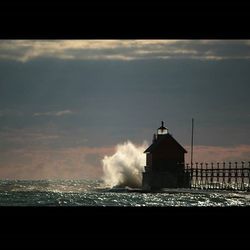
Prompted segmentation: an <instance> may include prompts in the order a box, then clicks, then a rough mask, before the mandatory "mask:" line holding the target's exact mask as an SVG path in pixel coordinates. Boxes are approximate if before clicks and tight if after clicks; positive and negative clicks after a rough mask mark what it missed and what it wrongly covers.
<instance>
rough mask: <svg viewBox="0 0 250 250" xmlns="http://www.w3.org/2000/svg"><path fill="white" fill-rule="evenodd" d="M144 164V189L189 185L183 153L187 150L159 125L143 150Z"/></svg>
mask: <svg viewBox="0 0 250 250" xmlns="http://www.w3.org/2000/svg"><path fill="white" fill-rule="evenodd" d="M144 153H146V166H145V171H144V172H143V178H142V187H143V189H146V190H154V189H162V188H182V187H188V186H189V176H188V174H186V173H185V169H184V166H185V157H184V156H185V153H187V151H186V150H185V149H184V148H183V147H182V146H181V145H180V144H179V143H178V142H177V141H176V140H175V139H174V138H173V136H172V135H171V134H169V132H168V129H167V128H166V127H164V122H162V124H161V127H159V128H158V129H157V134H154V138H153V143H152V144H151V145H150V146H149V147H148V148H147V149H146V150H145V151H144Z"/></svg>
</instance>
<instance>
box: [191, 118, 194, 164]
mask: <svg viewBox="0 0 250 250" xmlns="http://www.w3.org/2000/svg"><path fill="white" fill-rule="evenodd" d="M193 147H194V118H192V136H191V167H192V166H193Z"/></svg>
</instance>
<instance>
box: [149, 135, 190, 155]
mask: <svg viewBox="0 0 250 250" xmlns="http://www.w3.org/2000/svg"><path fill="white" fill-rule="evenodd" d="M166 145H167V146H168V148H171V147H173V148H175V149H176V150H179V151H181V152H183V153H187V151H186V149H185V148H183V147H182V146H181V145H180V144H179V143H178V142H177V141H176V140H175V139H174V137H173V136H172V135H171V134H169V133H168V134H164V135H160V136H158V138H157V140H155V141H154V142H153V143H152V144H151V145H150V146H149V147H148V148H147V149H146V150H145V151H144V153H151V152H153V151H155V150H156V149H159V148H161V147H164V148H165V146H166Z"/></svg>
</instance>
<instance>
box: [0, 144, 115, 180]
mask: <svg viewBox="0 0 250 250" xmlns="http://www.w3.org/2000/svg"><path fill="white" fill-rule="evenodd" d="M113 153H114V148H113V147H100V148H97V147H96V148H91V147H72V148H63V149H41V148H40V149H39V148H37V149H32V148H20V149H12V150H9V151H7V152H1V153H0V155H1V157H0V178H1V179H98V178H100V177H101V176H102V175H103V172H102V165H101V159H102V158H103V157H104V155H106V154H113Z"/></svg>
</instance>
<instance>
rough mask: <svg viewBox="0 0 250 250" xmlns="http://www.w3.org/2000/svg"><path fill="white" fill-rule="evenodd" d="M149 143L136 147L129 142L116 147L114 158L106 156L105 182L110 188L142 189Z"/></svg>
mask: <svg viewBox="0 0 250 250" xmlns="http://www.w3.org/2000/svg"><path fill="white" fill-rule="evenodd" d="M147 146H148V144H147V142H144V143H143V144H142V145H141V146H136V145H134V144H133V143H132V142H130V141H127V142H124V143H123V144H118V145H117V146H116V152H115V153H114V154H113V155H112V156H105V157H104V158H103V160H102V163H103V172H104V176H103V181H104V183H105V184H106V185H107V186H110V187H141V184H142V172H143V170H144V166H145V163H146V155H145V154H144V153H143V152H144V151H145V149H146V148H147Z"/></svg>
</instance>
